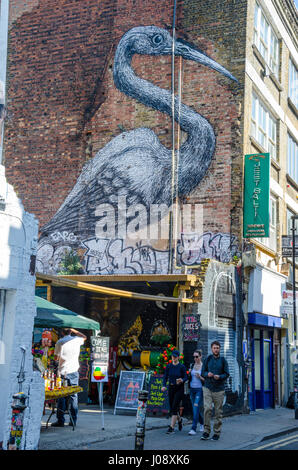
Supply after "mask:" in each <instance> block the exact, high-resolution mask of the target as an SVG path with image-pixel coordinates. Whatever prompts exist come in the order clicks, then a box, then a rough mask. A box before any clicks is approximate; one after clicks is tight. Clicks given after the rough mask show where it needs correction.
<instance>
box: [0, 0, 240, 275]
mask: <svg viewBox="0 0 298 470" xmlns="http://www.w3.org/2000/svg"><path fill="white" fill-rule="evenodd" d="M246 4H247V2H246V0H245V1H244V0H240V1H237V2H235V1H234V0H226V1H222V2H214V1H204V2H203V1H199V2H198V1H197V0H196V1H193V0H183V1H182V0H181V1H178V2H177V18H176V34H177V36H178V37H181V38H183V39H184V40H186V41H189V42H190V43H193V44H195V45H196V46H198V47H199V48H200V49H201V50H202V51H203V52H205V53H207V54H208V55H210V56H211V57H212V58H213V59H214V60H216V61H217V62H218V63H219V64H221V65H223V66H224V67H225V68H226V69H228V70H229V71H230V72H231V73H232V74H233V75H234V76H236V77H237V78H238V80H239V83H238V84H235V83H234V82H232V81H231V80H229V79H228V78H226V77H224V76H223V75H221V74H220V73H218V72H215V71H214V70H211V69H210V68H208V67H204V66H201V65H199V64H198V63H195V62H191V61H187V60H181V59H180V58H176V60H175V84H176V90H177V87H178V74H179V70H180V72H181V76H182V95H181V97H182V102H183V103H184V104H186V105H188V106H189V107H191V108H192V109H194V110H195V111H196V112H197V113H199V114H201V115H202V116H203V117H204V118H206V119H207V120H208V121H209V123H210V124H211V126H212V128H213V130H214V132H215V135H216V149H215V153H214V156H213V159H212V163H211V165H210V167H209V169H208V171H207V173H206V175H205V177H204V178H203V180H202V181H201V183H200V185H199V186H198V187H196V188H195V189H194V190H193V191H192V193H191V194H189V195H188V196H187V197H186V198H185V202H187V203H195V204H203V205H204V232H211V233H213V234H214V233H218V232H219V233H225V234H232V235H234V236H235V237H236V243H239V242H240V240H241V233H240V227H241V194H242V192H241V183H242V153H243V152H242V143H241V132H242V127H243V122H242V118H241V112H242V100H243V76H244V56H245V33H246V29H245V22H246V7H247V5H246ZM173 5H174V2H173V0H169V1H165V2H160V1H150V2H149V1H148V0H142V1H141V0H135V1H133V0H131V1H126V2H123V1H122V0H104V1H102V0H101V1H99V0H87V1H86V0H84V1H83V0H80V1H70V0H62V1H61V2H59V5H57V3H55V2H54V1H53V0H44V1H43V2H39V3H37V2H34V1H32V2H30V3H26V4H24V5H20V3H19V2H17V1H16V0H12V1H11V6H10V7H11V23H10V30H9V52H8V79H7V86H8V96H7V107H8V118H7V122H6V126H5V152H4V158H5V165H6V168H7V178H8V180H9V182H11V183H12V184H13V185H14V187H15V188H16V191H17V192H18V194H19V196H20V197H21V198H22V201H23V203H24V206H25V208H26V209H27V210H28V211H30V212H32V213H34V214H35V215H36V216H37V217H38V218H39V222H40V227H43V225H44V224H45V223H47V222H48V221H50V220H51V218H52V217H53V216H54V214H55V213H56V211H57V210H58V209H59V207H60V206H61V204H62V203H63V201H64V200H65V198H66V196H67V195H68V194H69V193H70V191H71V189H72V187H73V186H74V185H75V183H76V181H77V178H78V176H79V175H80V172H81V170H82V168H83V166H84V164H85V163H86V162H87V161H89V160H90V159H92V158H94V156H95V155H96V153H97V152H98V151H100V150H101V149H102V148H103V147H104V146H105V145H106V144H108V143H109V142H110V141H111V140H112V139H113V138H115V137H117V136H119V135H121V133H122V132H123V131H130V130H132V129H136V128H140V127H146V128H150V129H152V130H153V131H154V133H155V134H156V135H157V137H158V138H159V140H160V142H161V143H162V144H163V145H164V146H165V147H166V148H168V149H169V150H170V149H171V145H172V142H171V138H172V123H171V118H170V117H169V116H168V115H166V114H164V113H162V112H159V111H156V110H153V109H151V108H150V106H148V105H147V106H145V105H144V104H141V103H139V102H137V101H136V100H134V99H132V98H130V97H129V96H127V95H126V94H124V93H123V92H120V91H119V90H118V89H117V88H116V87H115V84H114V81H113V62H114V55H115V51H116V48H117V45H118V43H119V40H120V38H121V37H122V35H123V34H124V33H125V32H126V31H128V30H129V29H130V28H132V27H135V26H140V25H152V24H153V25H156V26H159V27H162V28H165V29H169V30H170V31H171V28H172V22H173ZM132 66H133V68H134V70H135V72H136V74H137V75H138V76H140V77H142V78H143V79H145V80H147V81H149V82H151V83H154V84H155V85H157V86H158V87H159V88H161V89H168V90H170V89H171V57H170V56H146V55H135V56H134V57H133V61H132ZM177 138H178V132H177V128H176V144H177ZM185 138H186V135H185V134H184V133H183V132H182V134H181V135H180V142H183V141H184V140H185ZM198 165H199V163H198ZM59 230H60V232H61V233H63V230H64V229H63V224H62V225H61V227H59ZM61 249H62V248H61ZM162 249H164V247H163V248H162ZM154 272H157V271H154Z"/></svg>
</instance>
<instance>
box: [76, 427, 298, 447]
mask: <svg viewBox="0 0 298 470" xmlns="http://www.w3.org/2000/svg"><path fill="white" fill-rule="evenodd" d="M189 430H190V425H188V426H186V427H185V428H184V429H183V430H182V431H181V432H179V431H176V432H175V433H174V434H171V435H167V434H166V428H164V429H155V430H150V431H147V432H146V436H145V444H144V450H168V451H173V450H176V451H177V450H298V433H297V432H294V433H291V434H287V435H284V436H280V437H276V438H274V439H270V441H269V440H268V441H265V442H260V443H257V444H253V445H250V446H248V447H247V446H246V445H245V443H244V442H243V443H242V444H240V445H239V444H237V436H235V435H231V434H230V433H225V432H224V431H223V433H222V436H221V438H220V440H219V441H218V442H214V441H212V440H211V439H210V440H208V441H202V440H201V439H200V437H201V435H202V433H197V435H196V436H189V435H188V431H189ZM134 444H135V437H134V436H129V437H124V438H121V439H113V440H109V441H104V442H98V443H94V444H88V445H84V446H82V447H76V450H134Z"/></svg>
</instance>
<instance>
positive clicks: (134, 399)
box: [114, 370, 145, 414]
mask: <svg viewBox="0 0 298 470" xmlns="http://www.w3.org/2000/svg"><path fill="white" fill-rule="evenodd" d="M144 380H145V372H143V371H135V370H134V371H130V370H122V371H121V372H120V379H119V384H118V390H117V397H116V402H115V409H114V414H116V409H128V410H137V409H138V398H139V390H142V388H143V385H144Z"/></svg>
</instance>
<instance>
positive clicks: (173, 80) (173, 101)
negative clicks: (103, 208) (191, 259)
mask: <svg viewBox="0 0 298 470" xmlns="http://www.w3.org/2000/svg"><path fill="white" fill-rule="evenodd" d="M175 24H176V0H174V12H173V27H172V30H173V33H172V37H173V48H172V67H171V81H172V83H171V88H172V187H171V209H170V212H169V217H170V220H169V268H168V273H169V274H171V273H172V272H173V253H172V250H173V202H174V188H175V174H176V171H175V170H176V160H175V36H176V33H175V27H176V26H175Z"/></svg>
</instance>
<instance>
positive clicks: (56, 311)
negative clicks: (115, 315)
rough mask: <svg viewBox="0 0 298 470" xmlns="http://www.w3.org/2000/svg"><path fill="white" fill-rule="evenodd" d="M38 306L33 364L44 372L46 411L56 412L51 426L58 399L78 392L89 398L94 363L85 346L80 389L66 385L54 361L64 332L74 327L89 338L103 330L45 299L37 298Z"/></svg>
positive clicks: (94, 322) (81, 359) (97, 325)
mask: <svg viewBox="0 0 298 470" xmlns="http://www.w3.org/2000/svg"><path fill="white" fill-rule="evenodd" d="M35 303H36V311H37V314H36V317H35V319H34V331H33V344H32V354H33V364H34V368H35V369H36V370H39V371H40V373H41V374H42V376H43V377H44V380H45V407H44V412H45V408H46V406H49V407H50V408H51V410H52V413H51V414H50V417H49V419H48V421H47V425H48V423H49V421H50V418H51V416H52V415H53V414H54V412H55V409H56V402H57V400H58V398H61V397H67V396H69V395H72V394H73V393H77V392H80V394H79V396H81V395H83V396H84V395H85V397H87V396H88V388H89V374H88V371H89V361H90V354H89V348H88V346H85V345H84V346H82V347H81V353H80V357H79V363H80V370H79V375H80V380H79V386H77V387H70V386H69V385H68V384H67V383H66V381H65V383H63V382H62V379H61V377H60V376H59V374H58V372H57V363H56V361H55V360H54V349H55V343H56V342H57V340H58V338H59V336H60V331H61V329H63V328H74V329H76V330H81V331H84V332H85V333H86V334H87V335H90V334H91V335H92V334H94V335H96V334H97V333H98V332H99V331H100V325H99V323H98V322H97V321H95V320H92V319H90V318H87V317H84V316H82V315H78V314H77V313H75V312H73V311H71V310H69V309H66V308H64V307H62V306H60V305H57V304H55V303H53V302H50V301H48V300H46V299H44V298H42V297H39V296H35ZM82 372H83V374H82Z"/></svg>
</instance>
